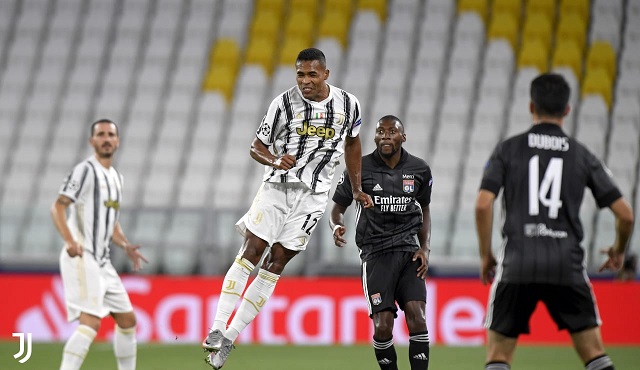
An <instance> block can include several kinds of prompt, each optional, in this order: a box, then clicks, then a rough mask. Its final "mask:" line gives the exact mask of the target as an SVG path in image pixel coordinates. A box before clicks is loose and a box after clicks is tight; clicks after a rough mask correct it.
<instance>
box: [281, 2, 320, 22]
mask: <svg viewBox="0 0 640 370" xmlns="http://www.w3.org/2000/svg"><path fill="white" fill-rule="evenodd" d="M298 10H306V11H307V12H308V13H309V14H310V15H311V17H313V18H312V20H315V18H316V17H317V16H318V0H289V15H288V17H289V18H291V14H292V13H293V12H295V11H298ZM303 21H304V20H303ZM298 22H300V19H298Z"/></svg>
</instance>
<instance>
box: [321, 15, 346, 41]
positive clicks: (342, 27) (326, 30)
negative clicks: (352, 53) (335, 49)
mask: <svg viewBox="0 0 640 370" xmlns="http://www.w3.org/2000/svg"><path fill="white" fill-rule="evenodd" d="M348 36H349V16H348V14H346V13H344V11H342V10H340V9H325V12H324V16H323V17H322V19H321V20H320V25H319V26H318V37H333V38H336V39H337V40H338V41H340V44H341V45H342V46H343V47H346V46H347V40H348Z"/></svg>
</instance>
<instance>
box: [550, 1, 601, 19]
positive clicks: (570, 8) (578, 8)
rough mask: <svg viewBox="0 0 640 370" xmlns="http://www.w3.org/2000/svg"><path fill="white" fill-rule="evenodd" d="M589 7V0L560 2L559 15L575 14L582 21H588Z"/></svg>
mask: <svg viewBox="0 0 640 370" xmlns="http://www.w3.org/2000/svg"><path fill="white" fill-rule="evenodd" d="M609 1H611V0H609ZM590 7H591V2H590V1H589V0H560V15H563V14H569V13H576V14H579V15H580V16H581V17H582V19H589V8H590Z"/></svg>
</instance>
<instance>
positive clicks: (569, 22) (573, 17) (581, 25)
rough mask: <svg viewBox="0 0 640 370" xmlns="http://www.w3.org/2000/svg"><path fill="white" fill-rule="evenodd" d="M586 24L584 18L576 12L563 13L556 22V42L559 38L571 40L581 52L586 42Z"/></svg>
mask: <svg viewBox="0 0 640 370" xmlns="http://www.w3.org/2000/svg"><path fill="white" fill-rule="evenodd" d="M586 35H587V24H586V23H585V20H584V19H583V18H582V17H581V16H580V15H578V14H576V13H570V14H563V15H562V16H561V17H560V21H559V22H558V29H557V30H556V42H559V41H561V40H573V41H575V43H576V45H578V48H579V49H580V52H583V50H584V47H585V42H586V37H587V36H586Z"/></svg>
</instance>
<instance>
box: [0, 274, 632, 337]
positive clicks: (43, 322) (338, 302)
mask: <svg viewBox="0 0 640 370" xmlns="http://www.w3.org/2000/svg"><path fill="white" fill-rule="evenodd" d="M123 281H124V284H125V285H126V287H127V290H128V291H129V292H130V295H131V300H132V302H133V305H134V307H135V310H136V313H137V315H138V338H139V341H140V342H165V343H171V342H193V343H198V342H199V341H200V340H202V338H203V337H204V336H205V333H206V331H207V330H208V329H207V328H208V327H209V325H210V324H211V323H212V322H213V317H214V313H215V310H214V309H215V306H216V303H217V299H218V296H217V295H215V294H214V292H219V291H220V286H221V284H222V279H221V278H220V277H215V278H212V277H168V276H145V277H140V276H130V275H129V276H124V277H123ZM0 286H2V287H3V288H2V290H3V295H4V297H5V299H6V300H5V302H4V303H3V304H2V305H0V317H2V320H0V339H11V338H12V333H17V332H24V333H32V334H33V339H34V340H35V341H62V340H65V339H66V338H67V337H68V336H69V335H70V334H71V332H72V331H73V330H74V328H75V325H76V324H75V323H71V324H69V323H67V321H66V313H65V309H64V293H63V290H62V282H61V280H60V277H59V276H58V275H35V274H5V275H0ZM593 288H594V291H595V293H596V297H597V298H598V304H599V311H600V315H601V317H602V319H603V322H604V324H603V326H602V334H603V337H604V340H605V341H606V343H607V344H625V345H640V334H638V333H640V320H637V319H636V317H637V307H640V282H636V281H634V282H625V283H622V282H615V281H594V282H593ZM427 291H428V304H427V319H428V327H429V333H430V338H431V342H432V343H434V344H435V343H438V344H445V345H456V346H459V345H471V346H473V345H483V344H484V341H485V336H484V329H483V327H482V321H483V319H484V315H485V312H486V301H487V295H488V291H489V287H488V286H483V285H482V284H481V283H480V282H479V281H478V280H477V279H430V280H429V281H428V282H427ZM398 320H402V321H397V323H398V324H397V325H396V327H395V330H394V341H395V342H396V343H399V344H407V343H408V334H407V331H406V329H405V325H404V324H403V321H404V317H403V315H402V313H401V312H399V318H398ZM113 328H114V327H113V322H112V321H111V319H110V318H109V319H107V321H105V322H103V325H102V328H101V330H100V333H99V339H101V340H109V339H111V338H112V336H113ZM371 337H372V325H371V323H370V320H369V318H368V315H367V306H366V302H365V300H364V299H363V297H362V288H361V285H360V279H358V278H328V277H326V278H286V279H282V280H281V281H280V282H279V283H278V287H277V289H276V291H275V294H274V296H273V297H272V298H271V299H270V300H269V301H268V303H267V305H266V306H265V307H264V308H263V310H262V312H261V313H260V315H259V316H258V318H257V319H256V320H255V322H254V323H253V324H251V326H250V327H249V328H248V329H247V330H245V331H244V332H243V333H242V335H241V336H240V338H239V343H260V344H273V345H277V344H297V345H332V344H344V345H348V344H354V343H368V342H370V340H371ZM520 342H522V343H531V344H566V345H569V344H570V338H569V336H568V334H567V333H566V332H558V331H557V330H556V328H555V325H554V324H553V322H552V321H551V320H550V319H549V317H548V314H547V313H546V309H545V308H542V307H540V306H539V307H538V309H537V310H536V313H535V314H534V316H533V318H532V320H531V334H530V335H526V336H523V337H522V338H521V340H520Z"/></svg>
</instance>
